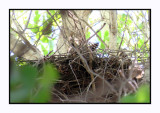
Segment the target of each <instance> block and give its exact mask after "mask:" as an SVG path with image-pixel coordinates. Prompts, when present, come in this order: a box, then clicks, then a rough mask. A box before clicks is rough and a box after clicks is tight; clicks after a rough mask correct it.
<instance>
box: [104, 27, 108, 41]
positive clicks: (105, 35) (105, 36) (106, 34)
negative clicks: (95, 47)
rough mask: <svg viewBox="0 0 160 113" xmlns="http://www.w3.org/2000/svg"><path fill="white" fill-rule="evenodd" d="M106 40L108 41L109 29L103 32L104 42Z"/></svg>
mask: <svg viewBox="0 0 160 113" xmlns="http://www.w3.org/2000/svg"><path fill="white" fill-rule="evenodd" d="M106 41H108V42H109V31H108V30H106V31H105V33H104V42H106Z"/></svg>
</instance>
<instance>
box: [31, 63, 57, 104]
mask: <svg viewBox="0 0 160 113" xmlns="http://www.w3.org/2000/svg"><path fill="white" fill-rule="evenodd" d="M57 79H59V74H58V72H57V70H56V68H55V67H54V66H53V65H52V64H49V63H46V64H45V65H44V67H43V73H42V76H41V79H40V80H39V81H38V83H39V85H40V87H39V92H38V94H37V95H35V96H34V97H33V98H32V102H33V103H47V102H49V101H50V99H51V93H50V91H51V88H52V85H53V84H54V83H56V81H57Z"/></svg>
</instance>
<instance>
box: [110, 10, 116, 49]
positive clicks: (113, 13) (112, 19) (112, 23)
mask: <svg viewBox="0 0 160 113" xmlns="http://www.w3.org/2000/svg"><path fill="white" fill-rule="evenodd" d="M109 16H110V27H109V28H110V32H109V34H110V42H109V49H112V50H117V11H116V10H111V11H110V13H109Z"/></svg>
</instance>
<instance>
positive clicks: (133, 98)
mask: <svg viewBox="0 0 160 113" xmlns="http://www.w3.org/2000/svg"><path fill="white" fill-rule="evenodd" d="M120 102H121V103H150V87H149V85H143V86H141V87H140V88H139V89H138V91H137V92H136V93H134V94H130V95H128V96H125V97H122V98H121V100H120Z"/></svg>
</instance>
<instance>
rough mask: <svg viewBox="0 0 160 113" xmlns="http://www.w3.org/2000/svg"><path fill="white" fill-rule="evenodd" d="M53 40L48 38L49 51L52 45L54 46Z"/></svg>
mask: <svg viewBox="0 0 160 113" xmlns="http://www.w3.org/2000/svg"><path fill="white" fill-rule="evenodd" d="M53 44H54V41H53V40H49V42H48V45H49V51H52V50H53V47H54V45H53Z"/></svg>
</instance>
